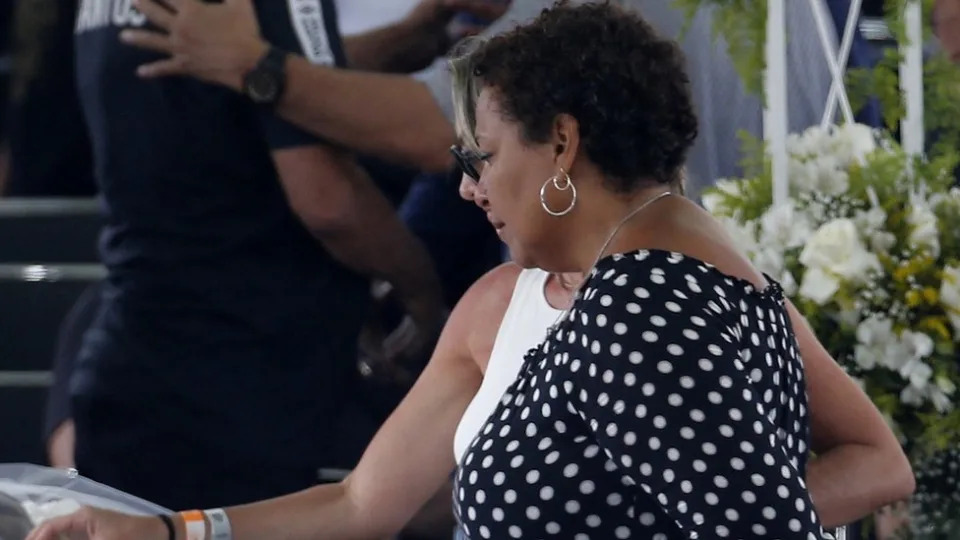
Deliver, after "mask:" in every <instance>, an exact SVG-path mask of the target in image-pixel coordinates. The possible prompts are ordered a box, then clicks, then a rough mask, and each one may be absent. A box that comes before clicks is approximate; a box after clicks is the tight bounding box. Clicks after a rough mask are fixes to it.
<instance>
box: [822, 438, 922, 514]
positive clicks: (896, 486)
mask: <svg viewBox="0 0 960 540" xmlns="http://www.w3.org/2000/svg"><path fill="white" fill-rule="evenodd" d="M913 484H914V481H913V476H912V474H911V473H910V469H909V466H904V463H903V458H902V456H900V455H893V454H892V453H891V454H890V455H888V454H885V453H884V452H880V451H877V449H876V448H874V447H870V446H864V445H855V444H850V445H843V446H838V447H836V448H834V449H832V450H830V451H828V452H826V453H824V454H822V455H820V456H818V457H816V458H814V459H813V460H811V461H810V463H809V464H808V465H807V487H808V488H809V490H810V496H811V498H812V499H813V504H814V507H815V508H816V510H817V514H818V515H819V516H820V520H821V522H822V523H823V525H824V526H826V527H839V526H841V525H847V524H850V523H853V522H855V521H857V520H859V519H861V518H863V517H865V516H868V515H870V514H871V513H873V512H874V511H875V510H877V509H878V508H880V507H882V506H884V505H886V504H889V503H892V502H894V501H897V500H900V499H902V498H904V497H906V496H907V495H909V494H910V493H911V492H912V491H913Z"/></svg>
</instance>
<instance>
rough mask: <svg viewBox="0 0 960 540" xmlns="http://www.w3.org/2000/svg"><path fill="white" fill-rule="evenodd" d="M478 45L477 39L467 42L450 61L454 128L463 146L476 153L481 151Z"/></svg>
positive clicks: (459, 47)
mask: <svg viewBox="0 0 960 540" xmlns="http://www.w3.org/2000/svg"><path fill="white" fill-rule="evenodd" d="M477 44H478V41H477V40H476V39H471V40H465V41H464V42H463V43H461V44H460V45H459V46H458V47H457V49H458V51H460V52H459V54H457V55H455V56H453V57H452V58H451V60H450V74H451V81H452V87H453V118H454V127H455V129H456V133H457V137H458V138H459V139H460V142H461V144H463V146H464V147H465V148H467V149H469V150H473V151H475V152H478V151H479V145H478V144H477V136H476V128H477V117H476V106H477V96H478V95H479V93H480V92H479V90H478V88H477V81H476V77H475V76H474V74H473V71H474V67H475V64H474V56H473V54H472V51H474V50H476V47H477Z"/></svg>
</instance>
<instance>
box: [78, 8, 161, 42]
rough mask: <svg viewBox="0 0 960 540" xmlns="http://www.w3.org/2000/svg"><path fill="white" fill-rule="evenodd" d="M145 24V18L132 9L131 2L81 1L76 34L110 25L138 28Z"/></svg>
mask: <svg viewBox="0 0 960 540" xmlns="http://www.w3.org/2000/svg"><path fill="white" fill-rule="evenodd" d="M146 22H147V18H146V17H145V16H144V15H143V13H140V12H139V11H137V9H136V8H135V7H133V1H132V0H83V2H82V3H81V4H80V8H79V9H78V10H77V25H76V33H77V34H82V33H83V32H87V31H90V30H97V29H100V28H105V27H107V26H110V25H113V26H117V27H121V28H122V27H126V26H135V27H140V26H143V25H144V24H145V23H146Z"/></svg>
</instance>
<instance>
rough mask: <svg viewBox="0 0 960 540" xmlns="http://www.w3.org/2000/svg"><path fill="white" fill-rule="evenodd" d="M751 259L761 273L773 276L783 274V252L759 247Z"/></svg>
mask: <svg viewBox="0 0 960 540" xmlns="http://www.w3.org/2000/svg"><path fill="white" fill-rule="evenodd" d="M751 259H753V264H755V265H756V267H757V269H759V270H760V271H761V272H764V273H766V274H770V275H771V276H778V275H780V274H781V273H782V272H783V263H784V261H783V252H781V251H780V250H779V249H777V248H775V247H767V246H757V247H756V249H755V250H754V253H753V256H752V257H751Z"/></svg>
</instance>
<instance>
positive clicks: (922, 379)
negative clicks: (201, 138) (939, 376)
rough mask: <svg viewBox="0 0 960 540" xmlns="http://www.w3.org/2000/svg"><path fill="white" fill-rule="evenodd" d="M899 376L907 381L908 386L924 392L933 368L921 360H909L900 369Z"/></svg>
mask: <svg viewBox="0 0 960 540" xmlns="http://www.w3.org/2000/svg"><path fill="white" fill-rule="evenodd" d="M900 376H901V377H903V378H904V379H905V380H907V381H909V382H910V386H913V387H915V388H917V389H918V390H926V388H927V385H928V384H929V383H930V377H931V376H933V368H931V367H930V366H929V365H927V364H926V363H925V362H923V361H922V360H919V359H917V358H911V359H910V361H908V362H907V363H905V364H904V365H903V366H901V367H900Z"/></svg>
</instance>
